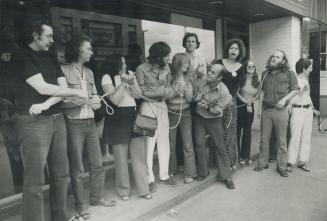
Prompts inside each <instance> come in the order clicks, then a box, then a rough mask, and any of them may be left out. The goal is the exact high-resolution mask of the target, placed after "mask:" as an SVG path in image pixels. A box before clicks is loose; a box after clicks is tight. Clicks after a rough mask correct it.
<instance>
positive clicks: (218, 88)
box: [204, 81, 221, 91]
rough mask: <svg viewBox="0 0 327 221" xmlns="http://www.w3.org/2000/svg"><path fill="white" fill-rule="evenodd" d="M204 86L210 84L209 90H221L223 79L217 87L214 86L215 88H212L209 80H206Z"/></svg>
mask: <svg viewBox="0 0 327 221" xmlns="http://www.w3.org/2000/svg"><path fill="white" fill-rule="evenodd" d="M204 86H208V88H209V91H214V90H217V91H219V90H220V88H221V81H220V82H219V84H217V86H216V87H214V88H211V87H210V85H209V82H208V81H206V82H205V83H204Z"/></svg>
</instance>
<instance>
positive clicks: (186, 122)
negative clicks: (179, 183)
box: [168, 108, 197, 177]
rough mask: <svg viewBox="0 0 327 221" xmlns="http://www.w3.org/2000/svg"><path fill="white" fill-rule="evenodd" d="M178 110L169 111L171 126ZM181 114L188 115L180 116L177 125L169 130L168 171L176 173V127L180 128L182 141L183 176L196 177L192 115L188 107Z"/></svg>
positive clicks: (174, 121) (176, 119) (176, 120)
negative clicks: (174, 111) (174, 112)
mask: <svg viewBox="0 0 327 221" xmlns="http://www.w3.org/2000/svg"><path fill="white" fill-rule="evenodd" d="M178 114H179V111H178V112H176V114H173V113H169V114H168V115H169V124H170V126H171V127H173V126H175V125H176V124H177V122H178V118H179V115H178ZM182 114H185V115H189V116H182V118H181V121H180V123H179V125H178V126H177V127H176V128H174V129H170V130H169V143H170V159H169V172H170V173H173V174H176V173H177V158H176V135H177V129H179V130H180V134H181V138H182V142H183V153H184V154H183V155H184V176H185V177H188V176H191V177H196V176H197V172H196V166H195V155H194V146H193V140H192V117H191V111H190V109H189V108H187V109H184V110H183V111H182Z"/></svg>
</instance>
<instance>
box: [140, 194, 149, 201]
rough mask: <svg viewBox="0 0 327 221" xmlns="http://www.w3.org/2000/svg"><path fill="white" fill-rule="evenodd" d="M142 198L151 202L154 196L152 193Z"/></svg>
mask: <svg viewBox="0 0 327 221" xmlns="http://www.w3.org/2000/svg"><path fill="white" fill-rule="evenodd" d="M141 197H143V198H144V199H146V200H150V199H152V194H151V193H148V194H145V195H143V196H141Z"/></svg>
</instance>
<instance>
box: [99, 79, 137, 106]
mask: <svg viewBox="0 0 327 221" xmlns="http://www.w3.org/2000/svg"><path fill="white" fill-rule="evenodd" d="M133 75H134V74H133ZM133 77H134V76H133ZM120 83H121V78H120V75H116V76H115V89H117V87H118V86H119V85H120ZM106 84H110V85H113V83H112V80H111V78H110V76H109V75H108V74H105V75H104V76H103V77H102V80H101V85H106ZM117 106H118V107H135V106H136V103H135V99H134V98H133V97H132V95H131V94H130V93H129V91H127V90H126V89H124V96H123V99H121V100H120V101H119V103H118V104H117Z"/></svg>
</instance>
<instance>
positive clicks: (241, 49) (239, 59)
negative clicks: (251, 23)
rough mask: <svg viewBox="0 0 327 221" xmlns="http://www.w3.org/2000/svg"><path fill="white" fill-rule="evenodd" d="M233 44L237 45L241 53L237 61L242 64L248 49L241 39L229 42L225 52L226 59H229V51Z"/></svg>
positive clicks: (233, 39)
mask: <svg viewBox="0 0 327 221" xmlns="http://www.w3.org/2000/svg"><path fill="white" fill-rule="evenodd" d="M233 44H237V46H238V49H239V51H240V53H239V55H238V56H237V58H236V61H237V62H240V63H242V61H243V59H244V58H245V57H246V48H245V45H244V42H243V41H242V40H241V39H239V38H232V39H230V40H228V41H227V43H226V46H225V50H224V58H228V54H229V53H228V51H229V49H230V47H231V46H232V45H233Z"/></svg>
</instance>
